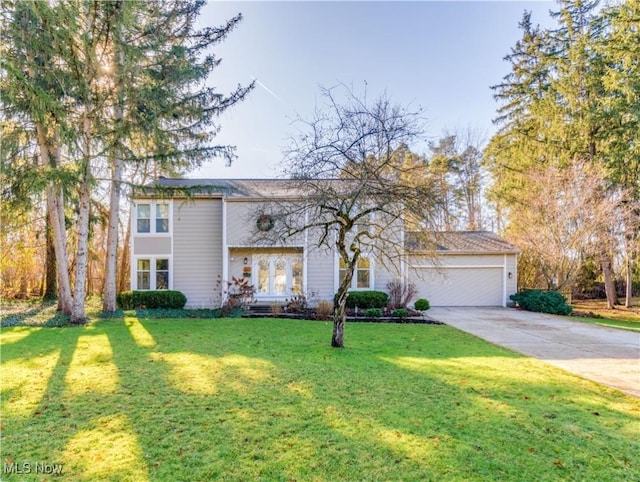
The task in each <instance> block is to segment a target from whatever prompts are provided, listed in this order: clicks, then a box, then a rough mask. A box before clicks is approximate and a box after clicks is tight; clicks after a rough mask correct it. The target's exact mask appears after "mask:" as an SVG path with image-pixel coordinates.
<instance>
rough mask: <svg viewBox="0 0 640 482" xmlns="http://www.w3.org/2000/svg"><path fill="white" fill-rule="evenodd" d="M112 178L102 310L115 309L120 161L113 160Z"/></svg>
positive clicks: (111, 310)
mask: <svg viewBox="0 0 640 482" xmlns="http://www.w3.org/2000/svg"><path fill="white" fill-rule="evenodd" d="M112 175H113V179H112V180H111V197H110V202H109V226H108V227H107V256H106V261H105V268H104V294H103V296H104V299H103V302H102V311H104V312H105V313H109V312H113V311H116V271H117V260H118V227H119V225H120V219H119V218H120V181H121V179H122V161H120V160H119V159H114V160H113V166H112Z"/></svg>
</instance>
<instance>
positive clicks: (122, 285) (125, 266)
mask: <svg viewBox="0 0 640 482" xmlns="http://www.w3.org/2000/svg"><path fill="white" fill-rule="evenodd" d="M130 238H131V222H128V223H127V230H126V231H125V235H124V241H123V243H122V255H121V257H120V270H119V271H118V292H122V291H126V290H128V289H129V284H128V283H127V282H128V279H129V278H128V275H129V263H130V261H129V259H130V253H129V239H130Z"/></svg>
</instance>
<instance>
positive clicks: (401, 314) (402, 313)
mask: <svg viewBox="0 0 640 482" xmlns="http://www.w3.org/2000/svg"><path fill="white" fill-rule="evenodd" d="M391 316H394V317H396V318H406V317H407V316H409V310H407V309H406V308H396V309H395V310H393V311H392V312H391Z"/></svg>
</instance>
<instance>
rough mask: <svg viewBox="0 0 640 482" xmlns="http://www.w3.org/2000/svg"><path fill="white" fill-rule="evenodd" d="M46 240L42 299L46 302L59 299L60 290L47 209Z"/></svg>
mask: <svg viewBox="0 0 640 482" xmlns="http://www.w3.org/2000/svg"><path fill="white" fill-rule="evenodd" d="M45 238H46V242H47V248H46V253H45V256H46V259H45V265H46V266H45V284H44V292H43V293H42V298H43V299H45V300H54V299H56V298H57V290H58V270H57V269H56V251H55V247H54V246H53V229H52V228H51V218H50V216H49V208H48V207H47V216H46V226H45Z"/></svg>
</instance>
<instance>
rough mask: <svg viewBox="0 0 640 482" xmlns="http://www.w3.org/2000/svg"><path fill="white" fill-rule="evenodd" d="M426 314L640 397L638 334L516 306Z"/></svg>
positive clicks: (438, 309) (451, 310) (454, 309)
mask: <svg viewBox="0 0 640 482" xmlns="http://www.w3.org/2000/svg"><path fill="white" fill-rule="evenodd" d="M428 313H429V317H430V318H433V319H434V320H438V321H441V322H443V323H445V324H447V325H451V326H453V327H455V328H458V329H459V330H462V331H465V332H467V333H471V334H473V335H475V336H477V337H479V338H482V339H484V340H487V341H490V342H491V343H494V344H496V345H500V346H503V347H506V348H509V349H511V350H514V351H517V352H519V353H522V354H523V355H527V356H531V357H534V358H538V359H539V360H542V361H545V362H547V363H549V364H551V365H555V366H557V367H559V368H562V369H564V370H566V371H568V372H571V373H575V374H576V375H580V376H581V377H584V378H587V379H589V380H593V381H595V382H598V383H602V384H604V385H608V386H610V387H613V388H617V389H618V390H620V391H623V392H625V393H628V394H629V395H633V396H635V397H638V398H640V333H637V332H633V331H626V330H617V329H614V328H605V327H602V326H597V325H591V324H588V323H580V322H576V321H568V320H566V319H564V318H561V317H558V316H553V315H545V314H541V313H532V312H529V311H521V310H516V309H514V308H441V307H438V308H431V309H430V310H429V312H428Z"/></svg>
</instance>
